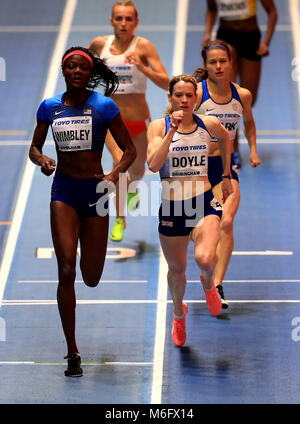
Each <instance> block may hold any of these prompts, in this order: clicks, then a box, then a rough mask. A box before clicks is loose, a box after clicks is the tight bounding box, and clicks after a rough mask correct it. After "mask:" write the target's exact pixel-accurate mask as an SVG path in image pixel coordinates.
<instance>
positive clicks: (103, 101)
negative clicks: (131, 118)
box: [87, 91, 120, 121]
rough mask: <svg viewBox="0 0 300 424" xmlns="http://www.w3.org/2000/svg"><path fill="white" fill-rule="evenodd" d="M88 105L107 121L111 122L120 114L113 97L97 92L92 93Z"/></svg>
mask: <svg viewBox="0 0 300 424" xmlns="http://www.w3.org/2000/svg"><path fill="white" fill-rule="evenodd" d="M87 104H89V105H90V106H92V107H93V108H95V109H96V110H97V111H98V112H99V113H100V114H101V115H102V116H103V118H104V120H105V121H110V120H111V119H113V118H114V117H115V116H116V115H117V114H118V113H120V110H119V107H118V106H117V104H116V102H115V101H114V100H113V99H112V98H111V97H107V96H104V95H103V94H102V93H99V92H97V91H93V92H92V93H91V95H90V96H89V98H88V100H87Z"/></svg>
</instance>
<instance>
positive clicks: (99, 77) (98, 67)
mask: <svg viewBox="0 0 300 424" xmlns="http://www.w3.org/2000/svg"><path fill="white" fill-rule="evenodd" d="M74 50H81V51H83V52H84V53H86V54H88V55H89V56H90V58H91V59H92V61H93V68H92V72H91V78H90V81H89V83H88V84H87V87H86V88H87V89H88V90H94V89H95V88H97V87H98V86H102V87H104V95H105V96H111V95H112V94H113V93H114V92H115V91H116V90H117V88H118V86H119V79H118V77H117V75H116V74H115V72H113V71H112V70H110V69H109V67H108V66H107V65H106V63H105V60H103V59H100V58H99V57H98V56H97V54H95V53H93V52H92V51H91V50H89V49H86V48H85V47H78V46H77V47H71V48H70V49H68V50H67V51H66V52H65V53H64V55H63V58H62V62H63V60H64V57H65V56H66V55H67V54H69V53H71V52H72V51H74ZM62 66H63V65H62Z"/></svg>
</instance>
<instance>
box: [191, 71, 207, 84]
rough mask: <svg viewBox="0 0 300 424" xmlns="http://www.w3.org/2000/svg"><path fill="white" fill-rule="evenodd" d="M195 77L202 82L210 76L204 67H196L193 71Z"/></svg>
mask: <svg viewBox="0 0 300 424" xmlns="http://www.w3.org/2000/svg"><path fill="white" fill-rule="evenodd" d="M193 77H194V78H195V80H196V81H197V82H201V81H203V80H205V79H207V77H208V72H207V70H206V69H204V68H196V69H195V70H194V72H193Z"/></svg>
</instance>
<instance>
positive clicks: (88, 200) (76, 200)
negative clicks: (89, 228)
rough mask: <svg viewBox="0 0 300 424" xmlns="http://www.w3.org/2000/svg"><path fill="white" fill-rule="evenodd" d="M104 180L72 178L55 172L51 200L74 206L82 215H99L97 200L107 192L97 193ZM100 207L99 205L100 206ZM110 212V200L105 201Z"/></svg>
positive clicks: (105, 206) (105, 207) (105, 205)
mask: <svg viewBox="0 0 300 424" xmlns="http://www.w3.org/2000/svg"><path fill="white" fill-rule="evenodd" d="M101 181H102V180H101V179H99V178H72V177H69V176H68V175H65V174H62V173H61V172H59V171H56V172H55V175H54V179H53V183H52V189H51V202H54V201H56V200H59V201H60V202H64V203H66V204H67V205H69V206H71V207H72V208H74V209H75V210H76V211H77V213H78V215H79V216H80V217H90V216H99V214H98V213H97V208H96V205H97V202H98V200H99V199H100V198H101V197H102V196H104V195H105V193H97V192H96V187H97V185H98V184H99V183H100V182H101ZM98 207H99V206H98ZM104 209H106V210H107V214H108V200H106V202H104Z"/></svg>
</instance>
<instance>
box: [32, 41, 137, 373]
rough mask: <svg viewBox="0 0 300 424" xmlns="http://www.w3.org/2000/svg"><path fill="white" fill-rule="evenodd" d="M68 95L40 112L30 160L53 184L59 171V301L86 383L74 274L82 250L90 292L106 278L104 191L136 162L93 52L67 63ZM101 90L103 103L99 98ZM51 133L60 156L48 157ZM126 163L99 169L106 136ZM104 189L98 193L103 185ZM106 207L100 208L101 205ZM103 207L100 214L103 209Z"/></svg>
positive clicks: (54, 213) (72, 369)
mask: <svg viewBox="0 0 300 424" xmlns="http://www.w3.org/2000/svg"><path fill="white" fill-rule="evenodd" d="M62 73H63V76H64V78H65V82H66V88H67V89H66V92H65V93H63V94H58V95H56V96H54V97H51V98H48V99H45V100H44V101H43V102H42V103H41V105H40V107H39V109H38V112H37V125H36V128H35V131H34V135H33V140H32V143H31V147H30V152H29V157H30V159H31V160H32V162H33V163H34V164H36V165H38V166H40V167H41V171H42V173H44V174H45V175H47V176H49V175H51V174H52V173H53V172H54V170H55V168H56V172H55V175H54V179H53V184H52V191H51V203H50V212H51V232H52V239H53V244H54V250H55V254H56V257H57V263H58V280H59V282H58V290H57V301H58V308H59V312H60V317H61V321H62V326H63V330H64V333H65V337H66V342H67V348H68V352H67V357H66V358H67V359H68V369H67V370H66V371H65V375H66V376H71V377H78V376H81V375H82V369H81V367H80V364H81V359H80V354H79V351H78V348H77V345H76V339H75V306H76V299H75V289H74V282H75V271H76V255H77V245H78V241H79V242H80V251H81V252H80V256H81V257H80V268H81V272H82V277H83V280H84V282H85V284H86V285H88V286H90V287H95V286H96V285H97V284H98V283H99V281H100V278H101V274H102V270H103V266H104V261H105V256H106V249H107V237H108V222H109V217H108V205H107V203H108V202H107V201H106V202H105V201H103V200H104V198H105V197H106V198H107V195H106V192H105V189H104V188H105V187H106V188H107V187H108V186H109V184H111V185H115V184H116V183H117V181H118V179H119V174H121V173H125V172H126V171H127V169H128V167H129V166H130V165H131V164H132V162H133V161H134V159H135V157H136V149H135V147H134V145H133V143H132V141H131V138H130V136H129V133H128V130H127V128H126V126H125V124H124V123H123V121H122V119H121V117H120V111H119V108H118V106H117V105H116V103H115V102H114V100H112V99H111V98H110V97H108V96H110V95H111V94H112V93H113V92H114V91H115V90H116V88H117V86H118V79H117V77H116V75H115V74H114V73H113V72H112V71H111V70H110V69H109V68H108V67H107V66H106V65H105V63H104V61H103V60H101V59H99V58H98V57H96V56H94V55H93V54H92V53H91V52H90V51H89V50H88V49H85V48H83V47H72V48H71V49H69V50H67V51H66V52H65V54H64V56H63V59H62ZM99 84H100V85H102V86H103V87H104V90H105V95H103V94H101V93H98V92H95V91H93V90H94V88H96V87H97V86H98V85H99ZM49 126H51V129H52V133H53V138H54V141H55V146H56V152H57V159H58V160H57V166H56V162H55V160H54V159H53V158H50V157H48V156H46V155H44V154H43V151H42V149H43V146H44V143H45V139H46V136H47V132H48V128H49ZM108 130H109V131H110V132H111V133H112V134H113V137H114V139H115V140H116V142H117V143H118V145H119V147H120V149H122V151H123V152H124V153H123V156H122V158H121V160H120V162H119V163H117V164H116V165H115V166H114V169H113V170H112V172H111V173H110V174H108V175H105V176H104V174H103V169H102V166H101V158H102V150H103V146H104V142H105V137H106V133H107V131H108ZM99 183H100V185H99ZM101 201H102V203H101ZM99 204H102V208H99V207H98V206H99Z"/></svg>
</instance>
